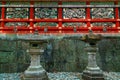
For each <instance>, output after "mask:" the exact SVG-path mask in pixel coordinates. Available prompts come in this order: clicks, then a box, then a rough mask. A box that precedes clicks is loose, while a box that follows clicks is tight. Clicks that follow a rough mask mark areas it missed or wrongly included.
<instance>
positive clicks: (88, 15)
mask: <svg viewBox="0 0 120 80" xmlns="http://www.w3.org/2000/svg"><path fill="white" fill-rule="evenodd" d="M86 4H87V5H90V2H89V1H87V2H86ZM86 19H87V20H88V22H87V27H90V8H89V7H87V10H86Z"/></svg>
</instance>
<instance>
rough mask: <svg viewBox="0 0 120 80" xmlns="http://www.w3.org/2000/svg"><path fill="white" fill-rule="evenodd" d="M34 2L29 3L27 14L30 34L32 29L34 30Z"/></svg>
mask: <svg viewBox="0 0 120 80" xmlns="http://www.w3.org/2000/svg"><path fill="white" fill-rule="evenodd" d="M33 5H34V2H32V1H31V2H30V12H29V15H30V17H29V21H30V32H32V30H33V28H34V23H33V21H34V8H33Z"/></svg>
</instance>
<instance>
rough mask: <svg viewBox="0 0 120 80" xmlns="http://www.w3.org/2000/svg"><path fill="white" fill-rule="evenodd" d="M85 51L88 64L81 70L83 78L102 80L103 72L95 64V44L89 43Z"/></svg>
mask: <svg viewBox="0 0 120 80" xmlns="http://www.w3.org/2000/svg"><path fill="white" fill-rule="evenodd" d="M86 51H87V52H88V66H87V67H86V69H85V70H84V71H83V75H82V78H83V80H104V77H103V72H102V70H101V69H100V68H99V67H98V66H97V64H96V52H97V48H96V46H95V45H90V46H89V47H87V48H86Z"/></svg>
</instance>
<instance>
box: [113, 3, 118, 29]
mask: <svg viewBox="0 0 120 80" xmlns="http://www.w3.org/2000/svg"><path fill="white" fill-rule="evenodd" d="M114 5H118V1H115V2H114ZM115 20H116V23H115V24H116V28H117V29H118V28H119V10H118V7H115Z"/></svg>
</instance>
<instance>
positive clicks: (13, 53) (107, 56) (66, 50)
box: [0, 39, 120, 73]
mask: <svg viewBox="0 0 120 80" xmlns="http://www.w3.org/2000/svg"><path fill="white" fill-rule="evenodd" d="M0 44H1V45H0V73H3V72H23V71H25V70H26V68H27V67H28V66H29V63H30V56H29V54H28V53H26V49H27V48H28V43H25V42H21V41H2V40H1V41H0ZM46 45H47V47H45V52H44V54H42V56H41V63H42V65H43V67H44V68H45V69H46V70H47V71H49V72H57V71H70V72H71V71H73V72H82V71H83V70H84V69H85V67H86V66H87V53H86V52H85V51H84V47H85V43H83V42H82V41H79V40H68V39H67V40H54V41H51V42H50V41H49V43H48V44H45V46H46ZM98 47H99V53H97V63H98V65H99V66H100V67H101V68H102V69H103V70H104V71H120V64H119V62H120V55H119V53H120V39H109V40H105V39H103V40H102V41H100V42H99V44H98Z"/></svg>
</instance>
